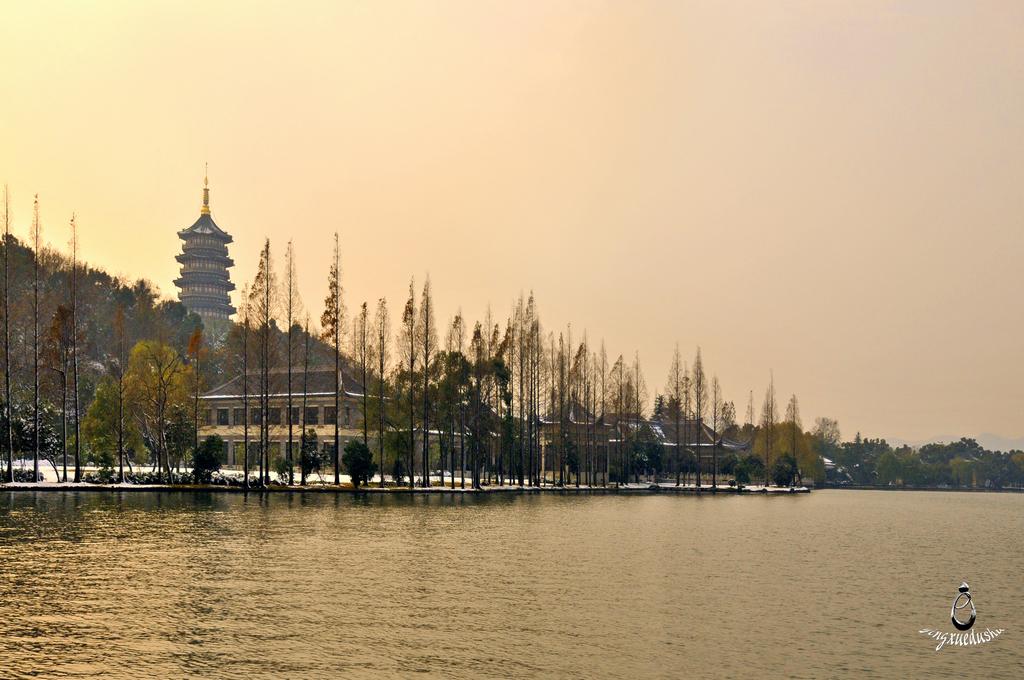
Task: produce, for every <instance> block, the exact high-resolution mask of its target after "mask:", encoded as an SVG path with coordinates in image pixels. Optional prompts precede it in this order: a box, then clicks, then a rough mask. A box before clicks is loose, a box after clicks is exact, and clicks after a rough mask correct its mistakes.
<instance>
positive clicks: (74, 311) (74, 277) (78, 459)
mask: <svg viewBox="0 0 1024 680" xmlns="http://www.w3.org/2000/svg"><path fill="white" fill-rule="evenodd" d="M71 385H72V387H71V389H72V397H71V398H72V400H73V405H74V414H75V483H78V482H81V481H82V416H81V410H80V408H79V407H80V402H79V390H78V227H77V225H76V224H75V216H74V214H72V215H71ZM169 474H170V470H168V475H169Z"/></svg>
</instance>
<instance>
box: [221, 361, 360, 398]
mask: <svg viewBox="0 0 1024 680" xmlns="http://www.w3.org/2000/svg"><path fill="white" fill-rule="evenodd" d="M261 379H262V376H261V375H260V373H259V371H255V370H250V371H249V395H250V396H252V395H255V394H256V393H257V392H259V389H260V387H259V385H260V380H261ZM304 384H305V385H306V389H307V390H308V391H307V392H306V394H307V395H308V396H325V395H331V394H334V367H333V366H321V367H316V368H310V369H309V376H308V379H307V378H306V375H305V373H304V372H303V370H302V369H301V368H293V369H292V396H293V397H301V396H302V389H303V385H304ZM341 390H342V393H343V394H344V395H345V396H349V397H362V396H363V385H362V384H361V383H360V382H359V380H357V379H356V377H355V371H354V370H353V369H352V368H351V367H350V366H346V365H345V364H344V363H342V367H341ZM287 392H288V369H286V368H275V369H273V370H271V371H270V396H271V397H282V396H285V395H286V394H287ZM241 396H242V376H241V375H237V376H235V377H234V378H232V379H231V380H229V381H227V382H226V383H224V384H223V385H220V386H218V387H215V388H213V389H212V390H210V391H209V392H207V393H206V394H204V395H203V397H202V398H203V399H227V398H234V397H241Z"/></svg>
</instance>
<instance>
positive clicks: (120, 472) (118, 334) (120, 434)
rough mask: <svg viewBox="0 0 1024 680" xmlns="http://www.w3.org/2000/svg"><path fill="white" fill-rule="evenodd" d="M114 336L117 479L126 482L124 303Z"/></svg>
mask: <svg viewBox="0 0 1024 680" xmlns="http://www.w3.org/2000/svg"><path fill="white" fill-rule="evenodd" d="M114 336H115V339H116V342H117V360H116V361H115V362H114V366H115V369H114V370H115V374H114V377H115V378H116V379H117V481H118V483H120V484H124V399H125V389H126V386H125V381H124V375H125V369H126V368H127V366H128V332H127V329H126V328H125V319H124V307H123V306H122V305H118V307H117V313H116V314H115V316H114Z"/></svg>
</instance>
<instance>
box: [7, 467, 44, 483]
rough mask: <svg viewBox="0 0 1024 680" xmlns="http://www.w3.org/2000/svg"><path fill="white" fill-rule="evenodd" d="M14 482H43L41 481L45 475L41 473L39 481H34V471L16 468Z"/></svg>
mask: <svg viewBox="0 0 1024 680" xmlns="http://www.w3.org/2000/svg"><path fill="white" fill-rule="evenodd" d="M14 481H16V482H32V481H35V482H41V481H43V473H41V472H40V473H39V478H38V479H32V470H29V469H27V468H26V469H22V468H14Z"/></svg>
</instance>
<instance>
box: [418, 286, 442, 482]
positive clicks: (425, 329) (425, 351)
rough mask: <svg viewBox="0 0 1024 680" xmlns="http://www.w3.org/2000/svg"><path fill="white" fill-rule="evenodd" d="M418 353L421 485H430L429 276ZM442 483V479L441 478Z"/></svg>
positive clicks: (433, 337) (432, 345) (432, 334)
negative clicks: (421, 408)
mask: <svg viewBox="0 0 1024 680" xmlns="http://www.w3.org/2000/svg"><path fill="white" fill-rule="evenodd" d="M416 326H417V328H416V330H417V331H418V333H417V335H418V336H419V344H420V351H421V352H422V354H421V355H420V357H421V360H422V361H423V460H422V464H423V486H424V487H429V486H430V367H431V363H432V361H433V358H434V352H435V351H436V350H437V329H436V328H435V327H434V300H433V297H432V296H431V294H430V276H429V275H428V276H427V278H426V280H425V281H424V282H423V295H422V297H420V309H419V321H418V323H417V324H416ZM442 485H443V480H442Z"/></svg>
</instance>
